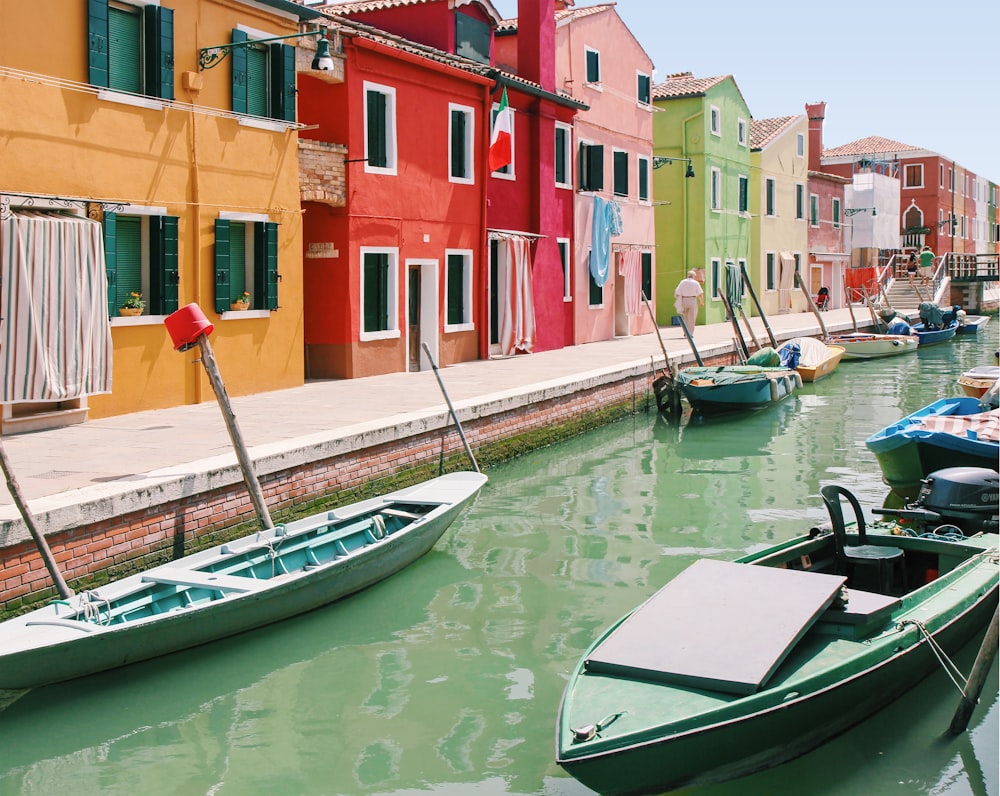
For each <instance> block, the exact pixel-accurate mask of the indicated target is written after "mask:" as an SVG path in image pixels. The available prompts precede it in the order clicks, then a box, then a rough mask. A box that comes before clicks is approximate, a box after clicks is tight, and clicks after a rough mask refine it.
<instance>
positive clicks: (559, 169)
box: [556, 127, 567, 185]
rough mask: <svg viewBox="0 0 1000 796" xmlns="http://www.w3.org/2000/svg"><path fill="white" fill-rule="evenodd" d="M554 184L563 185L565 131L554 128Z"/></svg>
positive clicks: (565, 180) (560, 128) (564, 173)
mask: <svg viewBox="0 0 1000 796" xmlns="http://www.w3.org/2000/svg"><path fill="white" fill-rule="evenodd" d="M556 182H557V183H559V184H561V185H562V184H565V183H566V182H567V179H566V130H565V128H563V127H557V128H556Z"/></svg>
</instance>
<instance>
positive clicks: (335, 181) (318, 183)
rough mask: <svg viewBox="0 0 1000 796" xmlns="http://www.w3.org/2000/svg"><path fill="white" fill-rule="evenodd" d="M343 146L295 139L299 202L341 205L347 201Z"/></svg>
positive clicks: (306, 139) (344, 149) (344, 151)
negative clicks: (297, 159)
mask: <svg viewBox="0 0 1000 796" xmlns="http://www.w3.org/2000/svg"><path fill="white" fill-rule="evenodd" d="M346 157H347V147H346V146H344V145H343V144H329V143H326V142H325V141H313V140H311V139H308V138H300V139H299V193H300V196H301V198H302V201H303V202H322V203H324V204H328V205H333V206H334V207H343V206H344V205H345V204H346V203H347V177H346V173H345V165H344V159H345V158H346Z"/></svg>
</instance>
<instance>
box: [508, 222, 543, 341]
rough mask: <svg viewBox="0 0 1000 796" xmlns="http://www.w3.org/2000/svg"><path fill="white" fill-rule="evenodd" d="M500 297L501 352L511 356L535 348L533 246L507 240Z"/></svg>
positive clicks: (520, 240)
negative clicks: (532, 277) (532, 291)
mask: <svg viewBox="0 0 1000 796" xmlns="http://www.w3.org/2000/svg"><path fill="white" fill-rule="evenodd" d="M505 276H506V278H505V279H504V282H503V285H502V286H501V287H502V290H503V294H502V295H501V296H500V305H501V307H502V313H503V314H502V315H501V318H500V351H501V352H502V353H503V354H504V355H505V356H510V355H511V354H514V353H516V352H517V351H524V352H525V353H530V352H531V349H532V348H534V346H535V303H534V299H533V298H532V295H531V242H530V241H529V240H528V239H527V238H523V237H521V236H520V235H511V236H510V237H508V238H507V269H506V275H505Z"/></svg>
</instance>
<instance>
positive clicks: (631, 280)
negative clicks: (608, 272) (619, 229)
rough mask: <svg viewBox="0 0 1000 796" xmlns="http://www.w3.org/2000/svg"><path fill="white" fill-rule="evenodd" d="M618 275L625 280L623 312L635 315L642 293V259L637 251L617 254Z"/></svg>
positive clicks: (629, 250)
mask: <svg viewBox="0 0 1000 796" xmlns="http://www.w3.org/2000/svg"><path fill="white" fill-rule="evenodd" d="M618 273H619V275H621V277H622V278H623V279H624V280H625V284H624V288H623V289H624V292H625V312H626V313H627V314H629V315H637V314H638V313H639V308H640V307H641V306H642V299H641V297H640V296H639V294H640V292H641V291H642V286H641V283H642V258H641V255H640V253H639V250H638V249H626V250H625V251H622V252H619V253H618ZM646 298H651V297H650V296H646Z"/></svg>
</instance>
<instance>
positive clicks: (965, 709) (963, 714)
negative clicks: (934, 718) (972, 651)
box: [948, 607, 1000, 735]
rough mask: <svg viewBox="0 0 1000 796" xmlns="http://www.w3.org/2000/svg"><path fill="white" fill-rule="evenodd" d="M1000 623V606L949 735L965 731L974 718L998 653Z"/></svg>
mask: <svg viewBox="0 0 1000 796" xmlns="http://www.w3.org/2000/svg"><path fill="white" fill-rule="evenodd" d="M998 624H1000V607H998V608H997V610H995V611H994V612H993V619H991V620H990V626H989V628H988V629H987V630H986V636H985V637H984V638H983V644H982V646H981V647H980V648H979V654H978V655H977V656H976V662H975V663H974V664H973V665H972V672H971V673H970V674H969V680H968V682H967V683H966V684H965V689H964V690H963V691H962V701H961V702H959V703H958V709H957V710H956V711H955V715H954V717H953V718H952V720H951V726H950V727H948V734H949V735H958V734H959V733H960V732H964V731H965V728H966V727H968V726H969V719H971V718H972V709H973V708H974V707H975V706H976V703H977V702H978V701H979V693H980V692H981V691H982V690H983V686H984V685H985V684H986V675H987V674H988V673H989V671H990V667H991V666H992V665H993V659H994V658H996V655H997V639H998V637H1000V633H998Z"/></svg>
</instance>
